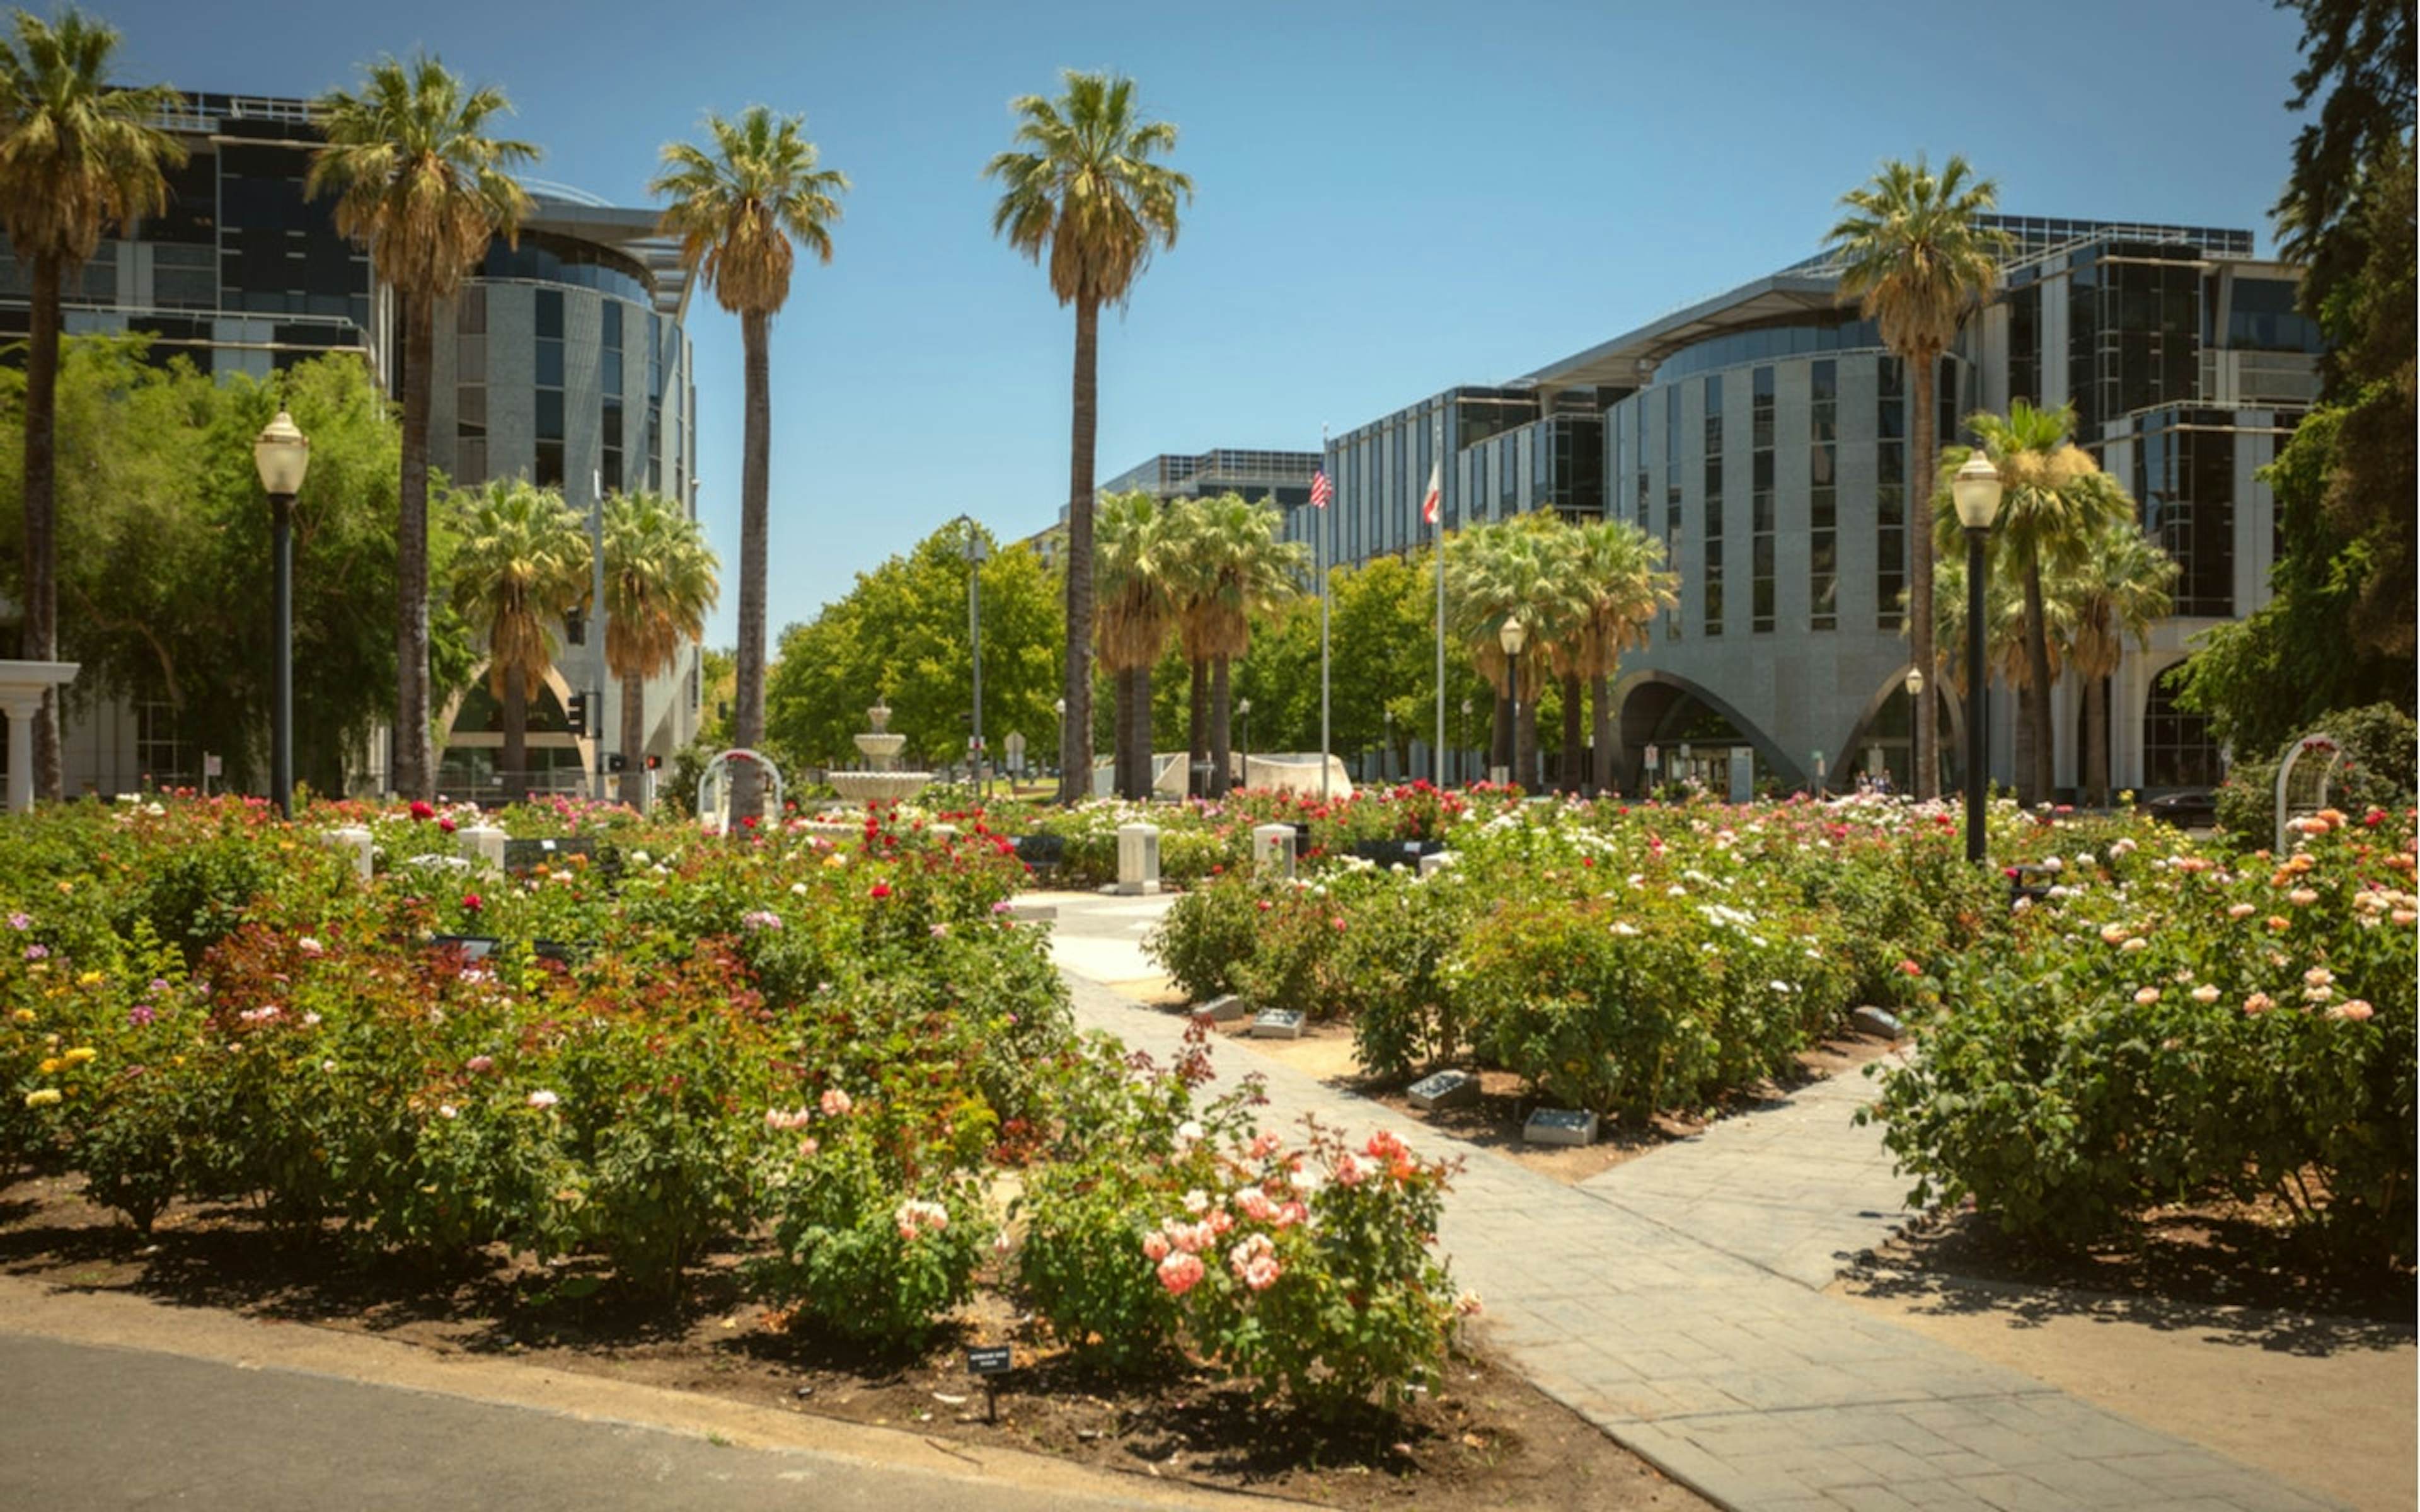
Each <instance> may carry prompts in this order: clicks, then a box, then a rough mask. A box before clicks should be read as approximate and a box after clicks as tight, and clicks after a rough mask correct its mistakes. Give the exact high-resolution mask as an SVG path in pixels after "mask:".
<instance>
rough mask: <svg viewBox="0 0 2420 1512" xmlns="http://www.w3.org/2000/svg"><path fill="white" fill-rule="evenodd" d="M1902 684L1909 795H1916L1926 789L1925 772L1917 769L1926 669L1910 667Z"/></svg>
mask: <svg viewBox="0 0 2420 1512" xmlns="http://www.w3.org/2000/svg"><path fill="white" fill-rule="evenodd" d="M1902 686H1903V687H1906V689H1907V720H1908V723H1907V790H1908V796H1910V797H1914V796H1915V795H1916V794H1918V793H1921V792H1923V791H1924V781H1923V774H1922V773H1920V772H1918V771H1917V770H1916V720H1917V719H1918V718H1919V717H1921V716H1919V715H1918V713H1917V709H1918V708H1919V707H1920V705H1921V702H1922V700H1923V698H1924V669H1923V668H1921V667H1910V668H1909V669H1908V670H1907V681H1906V682H1905V683H1904V684H1903V685H1902Z"/></svg>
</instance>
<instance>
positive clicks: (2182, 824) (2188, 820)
mask: <svg viewBox="0 0 2420 1512" xmlns="http://www.w3.org/2000/svg"><path fill="white" fill-rule="evenodd" d="M2143 808H2144V810H2145V811H2147V812H2148V813H2149V814H2150V816H2151V817H2152V818H2154V819H2159V820H2164V821H2165V822H2166V823H2168V824H2171V825H2176V826H2177V827H2178V828H2179V829H2209V828H2211V826H2213V825H2216V824H2217V823H2218V794H2217V792H2216V791H2215V790H2213V789H2211V788H2179V789H2178V790H2177V791H2175V792H2174V793H2163V794H2161V795H2159V796H2158V797H2156V798H2153V799H2152V800H2151V801H2150V802H2149V803H2147V804H2145V805H2143Z"/></svg>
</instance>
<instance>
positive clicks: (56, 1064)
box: [34, 1056, 67, 1076]
mask: <svg viewBox="0 0 2420 1512" xmlns="http://www.w3.org/2000/svg"><path fill="white" fill-rule="evenodd" d="M66 1064H67V1062H66V1061H64V1060H61V1059H60V1058H59V1057H56V1056H48V1057H43V1060H42V1063H41V1064H40V1065H39V1066H37V1067H35V1068H34V1069H35V1070H36V1071H38V1072H41V1073H42V1074H43V1075H45V1076H55V1075H57V1074H58V1072H59V1068H60V1067H61V1066H64V1065H66Z"/></svg>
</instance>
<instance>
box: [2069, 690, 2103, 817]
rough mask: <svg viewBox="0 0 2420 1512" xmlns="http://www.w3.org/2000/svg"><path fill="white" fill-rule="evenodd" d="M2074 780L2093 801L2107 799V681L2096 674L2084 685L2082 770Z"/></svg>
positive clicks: (2099, 804)
mask: <svg viewBox="0 0 2420 1512" xmlns="http://www.w3.org/2000/svg"><path fill="white" fill-rule="evenodd" d="M2076 784H2077V786H2079V787H2088V789H2089V791H2090V793H2091V795H2092V802H2093V803H2094V804H2095V805H2097V806H2101V807H2106V806H2107V805H2108V802H2109V683H2108V679H2106V678H2102V677H2095V678H2092V679H2090V680H2089V681H2087V682H2086V684H2085V685H2084V770H2083V771H2081V772H2078V773H2077V774H2076Z"/></svg>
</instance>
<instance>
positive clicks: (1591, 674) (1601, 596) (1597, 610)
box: [1572, 519, 1681, 792]
mask: <svg viewBox="0 0 2420 1512" xmlns="http://www.w3.org/2000/svg"><path fill="white" fill-rule="evenodd" d="M1575 538H1576V541H1577V546H1576V548H1575V550H1574V552H1573V555H1572V563H1573V570H1574V573H1575V588H1576V590H1577V591H1578V593H1579V594H1580V596H1581V597H1582V598H1583V600H1584V601H1585V602H1586V605H1587V613H1586V616H1585V618H1584V620H1583V621H1582V625H1581V632H1580V636H1579V646H1580V652H1579V657H1578V662H1579V671H1580V674H1581V676H1583V677H1584V678H1586V679H1587V681H1588V685H1589V709H1590V717H1591V719H1592V721H1593V723H1592V731H1591V733H1592V735H1593V738H1594V740H1595V743H1596V772H1595V779H1596V783H1595V785H1596V787H1597V790H1598V791H1600V792H1611V791H1613V790H1614V789H1615V788H1616V787H1617V786H1618V785H1619V784H1620V782H1621V773H1620V771H1619V770H1618V767H1617V762H1618V759H1619V757H1620V754H1621V752H1620V750H1619V744H1620V742H1619V738H1618V732H1617V731H1616V730H1615V729H1614V719H1613V714H1614V711H1613V704H1612V682H1613V674H1614V671H1615V669H1617V668H1618V667H1620V666H1621V654H1622V653H1623V652H1625V651H1628V650H1630V649H1631V648H1632V647H1633V646H1639V645H1644V644H1646V641H1647V626H1648V625H1650V624H1652V622H1653V621H1654V618H1655V616H1656V615H1657V614H1658V613H1661V612H1662V611H1663V610H1665V609H1669V608H1672V607H1673V606H1674V605H1676V604H1678V603H1679V602H1680V597H1679V595H1680V587H1681V580H1680V579H1679V578H1678V577H1677V576H1675V575H1674V574H1672V573H1669V572H1667V571H1665V570H1664V544H1663V543H1662V542H1661V541H1658V540H1656V539H1655V538H1654V537H1653V536H1652V535H1649V534H1648V533H1647V532H1644V531H1642V530H1640V529H1639V528H1638V527H1637V526H1636V525H1634V524H1632V523H1631V522H1630V521H1628V520H1626V519H1608V520H1599V521H1595V522H1592V523H1590V524H1587V525H1583V526H1580V527H1579V528H1578V530H1577V532H1575Z"/></svg>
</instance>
